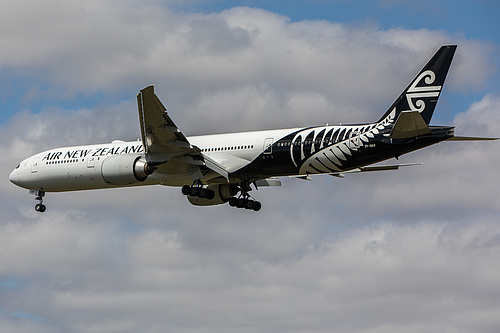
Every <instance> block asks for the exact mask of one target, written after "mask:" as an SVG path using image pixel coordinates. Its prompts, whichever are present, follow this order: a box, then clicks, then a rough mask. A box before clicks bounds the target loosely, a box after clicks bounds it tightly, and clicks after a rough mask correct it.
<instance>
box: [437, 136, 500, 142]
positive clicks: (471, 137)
mask: <svg viewBox="0 0 500 333" xmlns="http://www.w3.org/2000/svg"><path fill="white" fill-rule="evenodd" d="M498 139H499V138H478V137H473V136H454V137H452V138H449V139H448V140H446V141H491V140H498Z"/></svg>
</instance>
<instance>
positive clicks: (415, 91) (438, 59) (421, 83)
mask: <svg viewBox="0 0 500 333" xmlns="http://www.w3.org/2000/svg"><path fill="white" fill-rule="evenodd" d="M456 49H457V46H456V45H446V46H441V48H440V49H439V50H438V51H437V52H436V54H434V56H433V57H432V58H431V60H429V62H428V63H427V64H426V65H425V66H424V68H422V70H421V71H420V72H419V73H418V75H417V76H416V77H415V78H414V79H413V80H412V81H411V83H410V84H409V85H408V87H406V89H405V90H404V91H403V93H402V94H401V95H400V96H399V97H398V99H397V100H396V101H395V102H394V103H393V104H392V105H391V107H390V108H389V110H387V112H386V113H385V114H384V115H383V116H382V118H380V120H379V121H382V120H384V119H385V118H386V117H387V116H388V115H389V114H391V112H393V111H394V110H395V111H396V113H395V118H396V119H397V118H398V116H399V114H400V113H401V112H403V111H413V112H414V111H418V112H419V113H420V115H421V116H422V118H423V119H424V121H425V123H426V124H429V123H430V121H431V118H432V114H433V113H434V108H435V107H436V104H437V101H438V98H439V95H440V93H441V90H442V88H443V85H444V81H445V79H446V74H447V73H448V70H449V69H450V65H451V60H452V59H453V55H454V54H455V50H456Z"/></svg>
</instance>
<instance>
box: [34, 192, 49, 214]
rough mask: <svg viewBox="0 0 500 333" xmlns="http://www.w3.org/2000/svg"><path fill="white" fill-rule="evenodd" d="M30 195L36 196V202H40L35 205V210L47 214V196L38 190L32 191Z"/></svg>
mask: <svg viewBox="0 0 500 333" xmlns="http://www.w3.org/2000/svg"><path fill="white" fill-rule="evenodd" d="M30 194H34V195H36V198H35V200H37V201H38V203H37V204H36V205H35V210H36V211H37V212H39V213H43V212H45V210H46V209H47V207H46V206H45V205H44V204H43V197H44V196H45V192H44V191H38V190H30Z"/></svg>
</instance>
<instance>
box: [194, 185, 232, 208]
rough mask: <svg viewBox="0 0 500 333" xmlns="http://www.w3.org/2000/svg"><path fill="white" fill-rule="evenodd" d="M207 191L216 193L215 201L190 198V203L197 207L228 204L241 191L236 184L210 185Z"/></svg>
mask: <svg viewBox="0 0 500 333" xmlns="http://www.w3.org/2000/svg"><path fill="white" fill-rule="evenodd" d="M207 189H208V190H212V191H214V193H215V196H214V197H213V199H207V198H199V197H194V196H188V197H187V198H188V200H189V202H190V203H191V204H193V205H195V206H213V205H220V204H224V203H226V202H228V201H229V199H231V198H232V197H233V196H235V195H236V194H238V192H239V190H240V189H239V187H238V186H237V185H235V184H221V185H208V186H207Z"/></svg>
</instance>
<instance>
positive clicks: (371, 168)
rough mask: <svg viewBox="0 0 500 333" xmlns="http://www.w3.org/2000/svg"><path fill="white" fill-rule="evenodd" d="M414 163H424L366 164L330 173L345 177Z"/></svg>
mask: <svg viewBox="0 0 500 333" xmlns="http://www.w3.org/2000/svg"><path fill="white" fill-rule="evenodd" d="M414 165H422V163H406V164H393V165H374V166H364V167H359V168H356V169H353V170H349V171H344V172H335V173H329V175H330V176H334V177H339V178H344V177H345V175H346V174H348V173H358V172H373V171H389V170H398V169H399V168H400V167H406V166H414Z"/></svg>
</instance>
